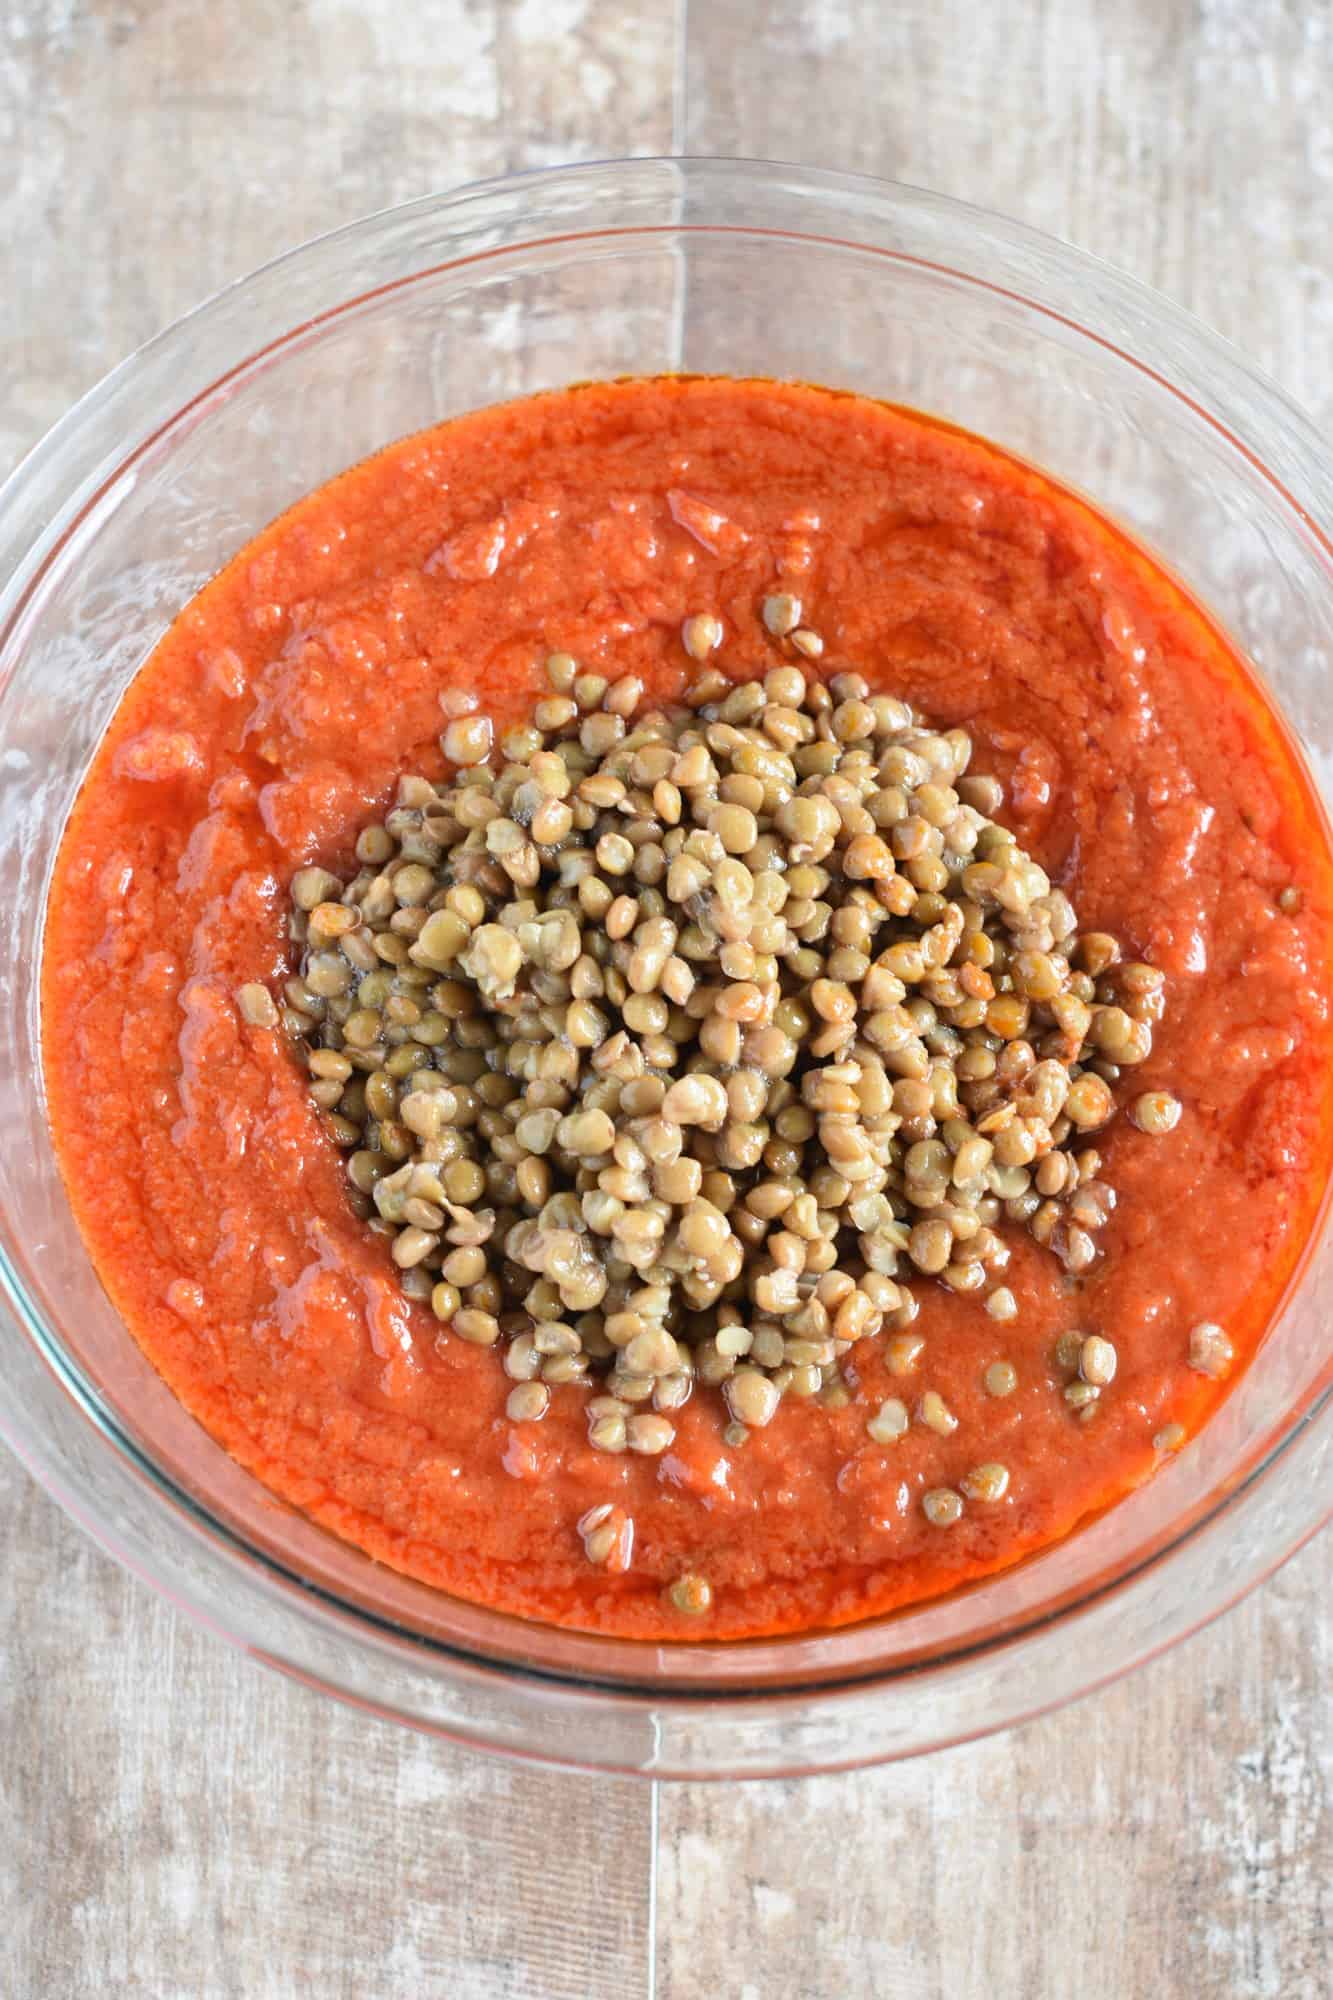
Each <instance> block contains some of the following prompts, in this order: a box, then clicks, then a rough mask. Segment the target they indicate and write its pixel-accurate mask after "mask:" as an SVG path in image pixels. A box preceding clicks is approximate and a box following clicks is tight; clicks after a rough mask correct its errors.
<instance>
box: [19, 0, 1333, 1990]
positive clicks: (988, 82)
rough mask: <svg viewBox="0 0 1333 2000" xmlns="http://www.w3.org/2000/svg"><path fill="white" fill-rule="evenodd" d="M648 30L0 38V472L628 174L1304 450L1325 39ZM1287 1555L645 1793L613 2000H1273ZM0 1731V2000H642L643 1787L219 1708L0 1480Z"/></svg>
mask: <svg viewBox="0 0 1333 2000" xmlns="http://www.w3.org/2000/svg"><path fill="white" fill-rule="evenodd" d="M685 6H686V0H660V4H638V5H634V4H630V0H626V3H625V4H619V0H441V4H433V5H425V4H422V5H416V6H412V5H409V6H395V5H392V4H390V0H292V4H285V5H278V4H277V3H276V0H233V4H229V5H227V6H223V7H218V6H215V5H211V4H205V0H163V4H159V3H158V0H23V4H20V5H15V6H13V7H11V8H9V9H8V10H5V11H4V12H3V13H0V158H3V160H4V161H5V171H4V172H3V173H0V233H2V235H3V241H4V242H5V244H6V247H7V252H8V255H7V259H6V263H7V272H8V276H9V283H8V285H7V286H6V288H5V289H4V290H3V292H0V466H4V465H7V464H8V463H10V462H11V461H12V460H13V459H14V458H15V457H17V455H18V454H19V453H20V452H21V451H22V450H23V449H24V448H26V446H27V445H28V444H29V443H30V442H32V441H33V439H34V438H35V437H36V436H37V435H39V434H40V432H41V431H42V430H43V429H44V428H45V426H46V425H47V424H48V423H49V422H51V421H52V420H53V419H54V418H55V417H56V416H58V415H59V414H60V412H61V411H62V410H63V409H64V408H65V407H66V406H67V405H68V403H69V402H70V401H71V400H72V398H73V397H74V396H75V395H76V394H78V393H79V392H80V391H81V390H82V389H84V388H86V387H87V386H89V385H90V384H91V383H92V382H93V381H95V380H96V379H97V377H98V376H99V375H100V374H101V373H102V372H103V371H104V369H105V368H106V367H108V366H109V365H110V364H111V363H112V362H113V361H115V360H116V359H117V358H119V356H120V355H121V354H122V353H124V352H125V351H127V350H128V349H129V348H130V347H131V346H133V345H134V344H135V343H136V342H137V341H139V340H141V339H143V338H145V337H147V336H148V335H149V334H150V333H152V332H153V331H155V330H156V329H157V328H158V327H159V326H160V325H162V324H164V323H165V322H166V321H167V320H169V319H170V318H172V317H173V316H174V315H175V314H176V313H178V312H179V311H181V310H182V309H183V308H184V307H186V306H188V305H189V304H191V303H192V302H193V301H194V300H195V299H197V298H198V297H200V296H202V295H203V294H204V293H205V292H207V291H208V290H210V289H211V288H212V287H214V286H216V285H217V284H219V283H221V282H223V281H225V280H226V279H228V278H231V277H233V276H236V275H237V274H239V273H240V272H242V271H244V270H246V269H249V268H251V267H252V266H253V265H254V264H255V263H256V262H258V261H259V260H260V259H262V258H264V257H266V256H268V255H271V254H273V253H274V252H276V251H278V250H280V249H282V248H284V247H285V246H286V245H288V244H289V243H292V242H295V241H298V240H300V239H301V238H302V237H304V236H307V235H310V234H311V233H313V232H315V231H317V230H320V229H324V228H328V227H331V226H334V225H335V224H337V223H340V222H343V221H346V220H349V219H350V218H352V217H354V216H356V215H359V214H363V213H365V212H367V211H368V210H370V209H373V208H375V207H378V206H380V205H382V204H384V203H388V202H392V201H396V200H401V199H404V198H405V197H407V196H409V195H412V194H416V193H420V192H422V191H424V190H425V189H427V188H430V187H433V186H442V185H446V184H449V183H451V182H456V181H459V180H462V179H465V178H469V177H472V176H475V175H481V174H490V173H496V172H501V171H504V170H506V169H509V168H513V167H518V166H533V165H542V164H547V163H549V162H551V161H553V160H557V159H561V158H570V157H577V156H589V155H594V154H602V153H610V152H618V151H622V152H632V151H645V152H654V151H665V150H669V149H670V147H671V145H672V142H673V137H675V138H677V139H680V138H683V141H684V143H685V145H686V146H687V148H688V149H689V150H691V151H698V152H702V151H716V152H726V153H738V152H740V153H743V152H751V153H764V152H768V153H773V154H777V155H779V156H783V157H787V158H797V159H803V160H809V161H819V162H823V163H826V164H832V165H839V166H844V167H849V168H860V169H863V170H866V171H870V172H878V173H887V174H892V175H897V176H900V177H902V178H905V179H908V180H913V181H919V182H924V183H927V184H929V185H932V186H935V187H938V188H941V189H943V190H945V191H946V192H950V193H954V194H959V195H962V196H965V197H967V198H970V199H972V200H975V201H978V202H982V203H984V204H987V205H990V206H993V207H998V208H1001V209H1006V210H1008V211H1010V212H1011V213H1014V214H1017V215H1020V216H1023V217H1025V218H1026V219H1028V220H1030V221H1032V222H1034V223H1037V224H1038V225H1040V226H1042V227H1045V228H1049V229H1053V230H1055V231H1056V232H1057V233H1059V234H1061V235H1064V236H1067V237H1070V238H1072V239H1073V240H1075V241H1078V242H1080V243H1082V244H1083V245H1085V246H1086V247H1088V248H1091V249H1093V250H1097V251H1100V252H1102V253H1103V254H1104V255H1106V256H1109V257H1111V258H1112V259H1113V260H1114V261H1116V262H1118V263H1120V264H1122V265H1124V266H1125V267H1126V268H1128V269H1130V270H1133V271H1135V272H1137V273H1138V274H1139V275H1140V276H1142V277H1145V278H1147V279H1148V280H1149V281H1150V282H1153V283H1155V284H1157V285H1159V286H1161V287H1162V288H1163V289H1165V290H1166V291H1167V292H1169V293H1171V294H1172V295H1173V296H1175V297H1176V298H1178V299H1181V300H1182V301H1183V302H1185V303H1186V304H1188V305H1190V306H1192V307H1193V308H1194V309H1195V310H1197V311H1199V312H1200V313H1201V314H1202V315H1203V316H1204V317H1206V318H1208V319H1210V320H1212V321H1213V322H1214V323H1215V324H1216V325H1218V326H1219V327H1221V328H1222V330H1223V331H1225V332H1227V333H1229V334H1231V335H1232V337H1233V338H1235V339H1236V340H1237V341H1238V342H1239V343H1240V344H1241V345H1242V346H1243V347H1245V348H1246V349H1247V350H1248V351H1249V352H1250V353H1251V354H1253V355H1255V356H1256V357H1257V358H1258V359H1259V360H1260V361H1261V362H1263V363H1264V364H1265V365H1266V366H1268V367H1269V369H1270V370H1271V372H1272V373H1273V374H1274V375H1275V376H1276V377H1277V378H1278V379H1279V381H1281V382H1282V383H1283V384H1284V385H1285V386H1286V387H1287V388H1289V389H1290V390H1291V391H1292V393H1293V394H1295V395H1296V396H1297V397H1298V398H1299V399H1300V400H1302V401H1304V402H1305V403H1306V404H1307V405H1308V406H1309V407H1311V408H1312V409H1313V410H1314V411H1315V412H1316V414H1318V415H1322V416H1323V417H1324V419H1325V420H1326V421H1327V420H1328V419H1330V418H1331V417H1333V379H1331V378H1330V371H1329V357H1330V352H1333V286H1331V285H1330V279H1329V271H1328V258H1327V241H1328V214H1329V208H1330V197H1333V126H1331V125H1330V118H1329V112H1328V109H1327V107H1328V104H1329V102H1330V99H1331V97H1333V91H1331V89H1330V86H1331V85H1333V11H1331V10H1330V8H1329V6H1328V4H1327V0H1315V4H1313V5H1311V4H1308V0H1285V4H1284V0H1197V4H1193V0H1191V4H1186V0H1126V4H1124V5H1121V6H1118V7H1106V6H1103V5H1100V4H1099V0H1036V4H1030V5H1029V4H1026V0H1000V4H996V5H994V6H991V7H978V6H975V5H973V4H972V0H773V3H772V4H769V5H767V6H761V5H760V4H759V0H690V5H689V11H688V20H686V19H685ZM682 27H683V28H684V29H685V34H684V37H683V40H682V38H681V37H680V36H679V34H678V30H680V29H681V28H682ZM682 56H683V57H684V62H683V66H682V63H681V57H682ZM682 73H683V78H684V82H685V86H686V88H685V95H684V98H683V99H682V98H681V97H680V96H679V94H678V93H677V95H676V96H675V97H674V98H673V82H675V83H678V82H679V81H680V78H681V75H682ZM1331 1553H1333V1551H1330V1548H1329V1545H1328V1542H1327V1539H1326V1540H1325V1542H1324V1543H1323V1544H1316V1545H1315V1547H1313V1548H1312V1549H1311V1550H1309V1551H1307V1552H1306V1554H1305V1555H1304V1556H1302V1557H1301V1558H1300V1559H1299V1560H1298V1561H1297V1562H1295V1563H1293V1564H1291V1565H1290V1566H1289V1567H1288V1568H1287V1569H1286V1570H1285V1571H1284V1572H1283V1573H1282V1574H1281V1575H1280V1576H1279V1577H1277V1578H1276V1579H1275V1580H1274V1581H1273V1582H1272V1583H1271V1584H1270V1585H1268V1586H1267V1587H1266V1588H1265V1589H1264V1590H1263V1591H1262V1592H1260V1593H1258V1594H1256V1595H1255V1596H1254V1597H1253V1598H1251V1599H1250V1600H1249V1601H1248V1602H1247V1603H1246V1604H1245V1605H1243V1606H1242V1607H1241V1608H1240V1609H1239V1610H1237V1611H1236V1612H1234V1613H1233V1614H1232V1615H1231V1616H1230V1617H1228V1618H1227V1619H1225V1620H1224V1621H1222V1622H1221V1623H1220V1624H1218V1625H1216V1626H1214V1627H1213V1628H1212V1629H1211V1630H1210V1631H1209V1632H1207V1633H1205V1634H1203V1635H1201V1636H1200V1637H1199V1638H1197V1639H1195V1640H1194V1641H1192V1642H1191V1643H1190V1644H1189V1645H1188V1646H1185V1647H1183V1648H1181V1649H1179V1650H1177V1651H1176V1652H1175V1653H1173V1654H1172V1655H1170V1656H1169V1657H1168V1658H1166V1659H1165V1660H1162V1661H1159V1662H1157V1663H1156V1664H1155V1665H1154V1666H1152V1667H1150V1668H1148V1669H1147V1670H1146V1671H1144V1672H1143V1673H1141V1674H1139V1675H1137V1676H1135V1677H1133V1678H1132V1679H1131V1680H1130V1681H1128V1682H1127V1683H1124V1684H1123V1685H1121V1686H1120V1687H1118V1688H1115V1689H1112V1690H1110V1691H1108V1692H1106V1693H1103V1694H1102V1695H1100V1696H1098V1697H1097V1698H1096V1699H1095V1700H1093V1701H1090V1702H1087V1703H1084V1704H1082V1705H1081V1706H1079V1707H1077V1708H1075V1709H1072V1710H1069V1711H1066V1712H1065V1713H1064V1714H1062V1715H1059V1716H1055V1717H1051V1718H1047V1719H1046V1720H1045V1721H1042V1722H1039V1723H1035V1724H1033V1725H1031V1726H1030V1727H1028V1728H1026V1729H1024V1730H1022V1731H1019V1732H1016V1733H1015V1734H1013V1735H1011V1736H1008V1737H1005V1738H1000V1739H997V1740H993V1741H992V1742H990V1743H987V1744H982V1745H977V1746H972V1747H969V1748H964V1749H961V1750H957V1751H953V1752H949V1753H946V1754H944V1755H941V1756H938V1757H935V1758H931V1759H929V1760H926V1761H923V1762H920V1763H917V1764H913V1765H907V1766H898V1767H895V1768H893V1769H890V1770H886V1771H881V1772H876V1773H870V1774H865V1775H860V1776H853V1777H846V1778H839V1779H830V1780H821V1781H817V1782H813V1783H808V1784H803V1785H783V1786H757V1787H756V1786H750V1787H726V1788H721V1789H717V1790H710V1789H708V1788H705V1787H701V1786H674V1787H664V1788H663V1790H662V1793H661V1799H660V1810H661V1857H660V1877H659V1883H658V1896H657V1906H656V1912H655V1915H656V1939H657V1948H656V1974H657V1992H658V1993H659V1994H661V1995H662V1996H663V2000H703V1996H706V1995H707V1996H713V1995H716V1994H725V1995H727V1996H728V2000H731V1996H736V1997H737V2000H806V1997H807V1996H809V1997H810V2000H862V1996H871V1995H873V1996H875V2000H879V1996H880V1995H883V1994H887V1993H892V1994H893V1995H895V1996H897V2000H944V1996H945V1995H956V1994H958V1995H967V1996H971V1995H973V1994H979V1993H982V1992H990V1993H993V1994H995V1995H999V1996H1004V2000H1008V1996H1010V1995H1019V1994H1021V1995H1023V1996H1024V2000H1068V1996H1069V1995H1072V1994H1077V1995H1079V1996H1081V2000H1139V1996H1140V1995H1148V1994H1153V1995H1159V1994H1160V1995H1172V1996H1174V1995H1175V1994H1177V1993H1189V1994H1190V1995H1192V1996H1197V2000H1223V1996H1226V2000H1231V1997H1232V1996H1237V1995H1240V1996H1249V1995H1262V1996H1280V2000H1307V1996H1308V2000H1315V1997H1316V1996H1318V1995H1321V1994H1322V1993H1323V1992H1324V1991H1325V1990H1326V1984H1325V1982H1326V1972H1325V1969H1324V1966H1325V1959H1326V1957H1327V1955H1328V1950H1329V1934H1330V1928H1331V1927H1333V1926H1331V1925H1330V1911H1329V1908H1328V1902H1327V1898H1328V1883H1329V1879H1330V1874H1331V1873H1333V1870H1331V1869H1330V1858H1331V1855H1330V1846H1331V1843H1330V1827H1329V1815H1328V1782H1329V1773H1328V1761H1329V1749H1330V1743H1329V1729H1328V1710H1327V1693H1326V1690H1327V1686H1328V1683H1329V1677H1330V1668H1331V1667H1333V1660H1330V1652H1333V1625H1331V1623H1330V1618H1329V1614H1328V1611H1327V1609H1326V1607H1327V1604H1328V1602H1329V1582H1330V1573H1329V1572H1330V1554H1331ZM0 1703H3V1712H2V1713H0V1803H2V1804H3V1809H4V1818H5V1825H6V1829H7V1834H8V1837H7V1839H6V1841H5V1842H4V1843H3V1845H2V1846H0V1993H2V1994H3V1995H5V1996H6V2000H11V1996H12V2000H82V1996H84V1995H92V1994H97V1995H102V1994H109V1993H115V1994H116V1995H122V1994H123V1995H125V1996H129V2000H186V1997H187V1996H188V2000H233V1996H235V2000H287V1996H289V1995H293V1996H294V1995H304V1994H311V1995H318V1996H320V2000H326V1997H327V2000H337V1996H343V1995H346V1996H356V1997H357V2000H361V1996H368V1995H373V1996H374V2000H433V1996H436V1995H441V1996H448V2000H564V1996H566V1995H568V1996H579V2000H598V1996H600V1995H611V1994H615V1995H617V1996H621V1995H624V1996H630V1995H635V1994H639V1993H647V1992H649V1991H650V1990H651V1982H652V1977H653V1971H654V1967H653V1966H652V1964H651V1963H650V1958H651V1956H652V1946H651V1919H652V1916H653V1910H652V1906H651V1902H650V1895H649V1882H650V1862H651V1837H652V1818H651V1810H652V1809H651V1800H650V1795H649V1792H648V1790H647V1788H646V1787H637V1786H633V1785H628V1784H625V1783H617V1782H610V1781H600V1780H595V1779H588V1780H576V1779H568V1778H553V1777H547V1776H544V1775H542V1774H540V1773H534V1772H532V1771H528V1770H519V1769H510V1768H508V1767H504V1766H501V1765H499V1764H496V1763H494V1762H491V1761H488V1760H485V1759H481V1758H478V1757H473V1756H470V1755H466V1754H464V1753H461V1752H454V1751H450V1750H448V1749H445V1748H442V1747H440V1746H437V1745H433V1744H429V1743H426V1742H424V1741H418V1740H416V1739H414V1738H411V1737H409V1736H407V1735H405V1734H403V1733H401V1732H397V1731H394V1730H392V1729H391V1728H389V1727H387V1726H385V1725H381V1724H375V1723H370V1722H367V1721H366V1720H365V1719H363V1718H361V1717H359V1716H355V1715H352V1714H350V1713H347V1712H345V1711H343V1710H341V1709H339V1708H337V1707H335V1706H334V1705H332V1704H330V1703H327V1702H323V1701H321V1700H319V1699H318V1698H316V1697H315V1696H313V1695H310V1694H308V1693H306V1692H304V1691H303V1690H301V1689H299V1688H296V1687H294V1686H290V1685H287V1684H285V1683H283V1682H280V1681H277V1680H275V1679H273V1678H271V1677H268V1676H264V1675H261V1674H260V1673H258V1672H257V1671H256V1670H254V1669H253V1668H251V1667H249V1666H248V1665H246V1664H245V1663H244V1662H243V1661H241V1660H240V1659H239V1658H237V1657H235V1656H233V1655H231V1654H229V1653H228V1652H226V1651H225V1650H223V1649H222V1648H221V1647H219V1646H218V1645H217V1644H216V1643H215V1642H213V1641H211V1640H207V1639H204V1638H201V1637H200V1636H198V1635H197V1634H196V1633H195V1632H194V1631H193V1630H192V1629H191V1628H190V1627H189V1626H188V1625H186V1624H185V1623H184V1622H183V1621H182V1620H181V1619H179V1618H178V1617H177V1616H176V1615H175V1614H173V1613H172V1612H171V1611H170V1610H169V1609H168V1608H167V1607H166V1606H165V1605H163V1604H161V1603H160V1602H158V1601H157V1600H156V1599H154V1598H153V1597H152V1596H151V1595H150V1594H149V1593H148V1592H146V1591H145V1590H144V1589H142V1588H141V1587H140V1586H139V1585H137V1584H135V1583H133V1582H131V1581H130V1580H129V1579H128V1578H126V1577H125V1576H123V1575H122V1574H121V1573H120V1572H119V1571H118V1570H116V1569H115V1568H114V1567H113V1566H112V1565H111V1564H110V1563H109V1562H107V1561H106V1560H105V1559H104V1558H103V1557H102V1556H101V1555H99V1554H98V1553H97V1552H95V1551H94V1550H93V1549H92V1548H91V1546H90V1545H89V1544H88V1543H87V1542H86V1541H84V1540H83V1538H82V1537H81V1536H79V1535H78V1534H77V1533H76V1532H75V1531H74V1530H73V1529H72V1528H70V1527H69V1526H68V1525H67V1524H66V1523H65V1522H64V1520H63V1519H62V1517H61V1516H60V1515H59V1514H58V1513H57V1511H56V1510H55V1509H54V1507H52V1506H51V1504H50V1503H49V1502H48V1501H47V1500H46V1499H45V1498H44V1497H43V1496H42V1495H40V1494H39V1493H38V1492H37V1490H36V1489H35V1488H34V1487H33V1486H32V1485H31V1483H30V1482H29V1481H28V1480H27V1479H26V1477H25V1476H24V1475H23V1474H22V1473H21V1471H20V1470H19V1469H18V1467H17V1466H16V1465H15V1464H14V1463H13V1462H11V1461H10V1460H8V1459H7V1458H5V1459H0Z"/></svg>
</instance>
